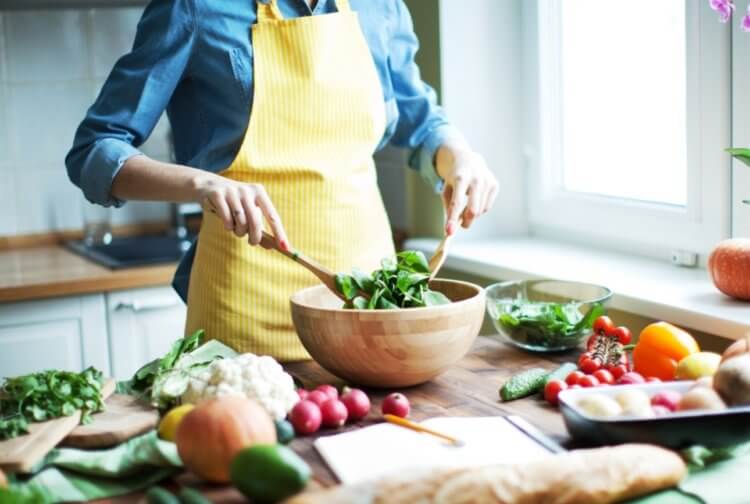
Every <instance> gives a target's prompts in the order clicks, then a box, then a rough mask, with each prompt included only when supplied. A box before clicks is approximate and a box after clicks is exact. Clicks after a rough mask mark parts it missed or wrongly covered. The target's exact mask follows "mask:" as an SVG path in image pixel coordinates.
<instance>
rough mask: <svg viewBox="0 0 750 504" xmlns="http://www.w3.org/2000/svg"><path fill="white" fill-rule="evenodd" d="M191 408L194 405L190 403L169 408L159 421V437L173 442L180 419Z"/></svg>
mask: <svg viewBox="0 0 750 504" xmlns="http://www.w3.org/2000/svg"><path fill="white" fill-rule="evenodd" d="M193 408H194V406H193V405H192V404H183V405H182V406H177V407H176V408H172V409H171V410H169V411H168V412H167V414H166V415H164V417H162V419H161V422H159V437H160V438H162V439H164V440H166V441H172V442H173V443H174V441H175V439H176V438H177V427H179V426H180V422H182V419H183V418H184V417H185V415H187V414H188V413H190V411H192V409H193Z"/></svg>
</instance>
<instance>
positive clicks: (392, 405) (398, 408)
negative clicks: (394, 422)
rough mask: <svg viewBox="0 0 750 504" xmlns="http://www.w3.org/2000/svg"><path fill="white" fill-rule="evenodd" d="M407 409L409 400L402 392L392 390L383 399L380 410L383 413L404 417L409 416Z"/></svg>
mask: <svg viewBox="0 0 750 504" xmlns="http://www.w3.org/2000/svg"><path fill="white" fill-rule="evenodd" d="M409 409H410V407H409V400H408V399H407V398H406V396H405V395H404V394H399V393H398V392H394V393H393V394H389V395H388V396H387V397H386V398H385V399H383V406H382V411H383V414H384V415H395V416H398V417H401V418H406V417H408V416H409Z"/></svg>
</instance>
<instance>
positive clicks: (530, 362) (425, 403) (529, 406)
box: [102, 337, 577, 503]
mask: <svg viewBox="0 0 750 504" xmlns="http://www.w3.org/2000/svg"><path fill="white" fill-rule="evenodd" d="M576 357H577V354H576V353H575V352H573V353H568V354H555V355H552V356H541V355H539V354H530V353H526V352H523V351H521V350H517V349H515V348H512V347H510V346H507V345H504V344H501V343H498V342H497V341H496V340H494V339H490V338H486V337H480V338H478V339H477V341H476V342H475V343H474V345H473V347H472V350H471V351H470V352H469V354H468V355H467V356H466V357H464V359H462V360H461V361H460V362H459V363H458V364H457V365H455V366H454V367H452V368H451V369H450V370H448V371H447V372H445V373H444V374H442V375H441V376H439V377H437V378H435V379H434V380H432V381H430V382H428V383H425V384H422V385H418V386H416V387H410V388H406V389H393V390H391V389H388V390H376V389H367V393H368V394H369V395H370V397H371V399H372V404H373V409H372V411H371V412H370V415H369V416H368V417H367V418H366V419H365V420H363V421H361V422H358V423H356V424H353V425H348V426H346V427H345V428H343V429H339V430H326V431H322V432H321V433H320V435H334V434H339V433H341V432H345V431H348V430H354V429H358V428H361V427H364V426H367V425H372V424H375V423H378V422H380V418H379V417H380V403H381V401H382V399H383V398H384V397H385V396H386V395H387V394H388V393H390V392H394V391H397V390H398V391H400V392H403V393H404V394H406V395H407V396H408V398H409V399H410V401H411V405H412V413H411V415H410V418H411V419H413V420H416V421H420V420H424V419H427V418H430V417H437V416H495V415H503V414H515V415H520V416H522V417H523V418H525V419H526V420H527V421H528V422H530V423H531V424H532V425H534V426H536V427H538V428H539V430H540V431H542V432H543V433H544V434H547V435H548V436H550V437H551V438H552V439H554V440H555V441H557V442H559V443H561V444H563V445H564V446H568V447H570V440H569V437H568V435H567V433H566V431H565V427H564V425H563V421H562V417H561V416H560V414H559V413H558V412H557V409H555V408H552V407H550V406H549V405H547V403H545V402H544V401H543V400H542V399H540V398H537V397H531V398H525V399H521V400H518V401H513V402H509V403H501V402H500V401H499V396H498V390H499V388H500V386H501V385H502V384H503V383H504V382H505V381H506V380H507V379H508V378H510V376H512V375H513V374H515V373H517V372H519V371H521V370H523V369H528V368H532V367H544V368H548V369H550V370H552V369H554V368H555V367H557V365H558V364H559V363H560V362H565V361H574V360H575V359H576ZM285 367H286V369H287V370H288V371H289V372H290V373H292V374H293V375H294V376H295V377H297V378H299V379H300V380H301V381H302V382H303V383H304V384H305V386H306V387H307V388H311V387H314V386H316V385H319V384H322V383H333V384H337V385H341V384H343V383H342V382H341V381H340V380H337V379H336V378H334V377H333V376H332V375H331V374H329V373H328V372H326V371H325V370H323V369H322V368H321V367H320V366H318V365H317V364H316V363H314V362H300V363H293V364H287V365H286V366H285ZM314 439H315V438H314V437H310V436H308V437H301V438H297V439H295V440H294V441H293V442H292V444H291V448H292V449H294V451H296V452H297V453H298V454H299V455H300V456H301V457H302V458H303V459H305V461H307V463H308V464H310V466H311V468H312V471H313V481H311V482H310V485H309V489H310V490H312V489H315V488H320V487H321V486H330V485H333V484H336V478H335V476H334V475H333V473H332V472H331V471H330V469H328V466H326V464H325V462H324V461H323V459H322V458H321V457H320V456H319V455H318V453H317V452H316V451H315V449H314V447H313V444H312V443H313V441H314ZM363 456H366V454H363ZM182 485H188V486H193V487H196V488H199V489H200V490H201V491H203V493H204V494H205V495H206V496H207V497H208V498H209V499H210V500H211V502H219V503H234V502H246V501H245V499H244V498H243V497H242V496H241V495H240V494H239V492H238V491H237V490H235V489H233V488H231V487H229V486H225V487H216V486H209V485H205V484H202V483H201V482H200V481H198V480H197V479H196V478H195V477H194V476H192V475H190V474H182V475H180V476H178V477H177V478H175V479H174V480H173V481H171V482H167V483H165V486H166V487H168V488H170V489H172V490H177V488H178V487H179V486H182ZM142 496H143V494H137V495H130V496H125V497H121V498H118V499H113V500H110V501H102V502H118V503H120V502H123V503H125V502H139V499H142Z"/></svg>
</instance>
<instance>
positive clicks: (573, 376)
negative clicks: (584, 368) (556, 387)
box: [565, 371, 586, 385]
mask: <svg viewBox="0 0 750 504" xmlns="http://www.w3.org/2000/svg"><path fill="white" fill-rule="evenodd" d="M584 376H586V375H585V374H583V373H582V372H580V371H572V372H571V373H570V374H569V375H568V376H567V377H566V378H565V383H567V384H568V385H577V384H578V380H580V379H581V378H583V377H584Z"/></svg>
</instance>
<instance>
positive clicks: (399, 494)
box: [286, 444, 687, 504]
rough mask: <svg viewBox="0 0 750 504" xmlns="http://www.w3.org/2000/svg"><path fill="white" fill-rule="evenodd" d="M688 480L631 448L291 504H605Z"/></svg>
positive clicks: (305, 497) (679, 464)
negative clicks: (683, 479)
mask: <svg viewBox="0 0 750 504" xmlns="http://www.w3.org/2000/svg"><path fill="white" fill-rule="evenodd" d="M686 474H687V468H686V467H685V463H684V462H683V461H682V459H681V458H680V457H679V456H678V455H677V454H675V453H674V452H671V451H669V450H666V449H664V448H659V447H656V446H651V445H643V444H628V445H620V446H616V447H606V448H595V449H590V450H576V451H572V452H567V453H562V454H559V455H554V456H550V457H549V458H545V459H543V460H539V461H536V462H530V463H526V464H516V465H500V466H489V467H481V468H471V469H469V468H466V469H448V470H446V469H441V470H438V471H432V472H425V471H421V472H415V473H411V474H403V475H398V476H389V477H386V478H384V479H382V480H380V481H376V482H368V483H363V484H359V485H355V486H339V487H333V488H330V489H327V490H323V491H319V492H312V493H303V494H300V495H298V496H296V497H293V498H291V499H289V500H288V501H286V504H536V503H545V504H586V503H591V504H607V503H610V502H619V501H622V500H626V499H631V498H634V497H638V496H641V495H646V494H649V493H652V492H655V491H657V490H662V489H664V488H668V487H671V486H674V485H676V484H677V483H678V482H679V481H680V480H681V479H682V478H683V477H684V476H685V475H686Z"/></svg>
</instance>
